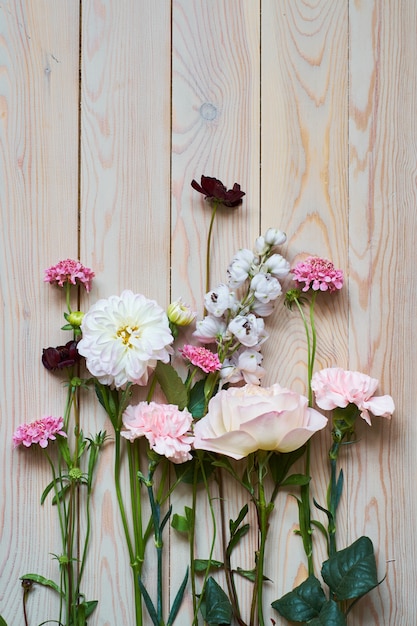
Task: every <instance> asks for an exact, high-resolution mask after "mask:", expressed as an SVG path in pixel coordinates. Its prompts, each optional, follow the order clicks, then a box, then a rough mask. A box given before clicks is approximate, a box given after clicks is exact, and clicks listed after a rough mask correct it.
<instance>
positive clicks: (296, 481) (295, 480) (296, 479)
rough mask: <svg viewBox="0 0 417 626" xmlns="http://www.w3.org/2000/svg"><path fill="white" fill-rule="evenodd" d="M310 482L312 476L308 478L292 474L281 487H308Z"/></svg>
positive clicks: (303, 475)
mask: <svg viewBox="0 0 417 626" xmlns="http://www.w3.org/2000/svg"><path fill="white" fill-rule="evenodd" d="M309 482H310V476H306V475H305V474H291V476H287V478H286V479H285V480H283V482H282V483H281V487H285V486H287V485H308V483H309Z"/></svg>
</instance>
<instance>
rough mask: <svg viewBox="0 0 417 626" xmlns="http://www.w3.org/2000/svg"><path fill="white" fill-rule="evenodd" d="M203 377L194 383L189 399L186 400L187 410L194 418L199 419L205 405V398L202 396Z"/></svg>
mask: <svg viewBox="0 0 417 626" xmlns="http://www.w3.org/2000/svg"><path fill="white" fill-rule="evenodd" d="M204 385H205V380H204V378H203V379H201V380H198V381H197V382H196V384H195V385H194V386H193V387H192V388H191V391H190V400H189V402H188V410H189V411H190V413H191V415H192V416H193V417H194V419H200V418H201V417H203V415H204V409H205V407H206V399H205V397H204Z"/></svg>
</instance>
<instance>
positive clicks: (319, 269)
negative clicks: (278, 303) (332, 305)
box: [292, 256, 343, 293]
mask: <svg viewBox="0 0 417 626" xmlns="http://www.w3.org/2000/svg"><path fill="white" fill-rule="evenodd" d="M292 271H293V274H294V280H295V282H296V285H297V287H298V288H299V289H301V290H302V291H308V290H309V289H312V290H313V291H329V292H330V293H333V292H334V291H337V290H338V289H341V288H342V287H343V271H342V270H337V269H335V267H334V265H333V263H332V262H331V261H328V260H327V259H322V258H320V257H314V256H310V257H308V258H307V259H306V260H305V261H300V262H299V263H297V265H296V266H295V268H294V269H293V270H292Z"/></svg>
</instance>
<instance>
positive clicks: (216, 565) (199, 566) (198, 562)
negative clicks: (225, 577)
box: [194, 559, 223, 574]
mask: <svg viewBox="0 0 417 626" xmlns="http://www.w3.org/2000/svg"><path fill="white" fill-rule="evenodd" d="M209 566H210V569H221V568H222V567H223V563H222V562H221V561H214V560H213V559H212V560H211V561H209V560H208V559H194V569H195V571H196V572H197V574H198V573H199V572H205V571H207V568H208V567H209Z"/></svg>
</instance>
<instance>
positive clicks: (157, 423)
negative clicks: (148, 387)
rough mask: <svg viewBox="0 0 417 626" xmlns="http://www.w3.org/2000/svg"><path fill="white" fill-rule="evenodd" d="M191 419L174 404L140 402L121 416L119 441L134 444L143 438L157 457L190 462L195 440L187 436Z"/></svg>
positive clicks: (128, 408) (188, 414)
mask: <svg viewBox="0 0 417 626" xmlns="http://www.w3.org/2000/svg"><path fill="white" fill-rule="evenodd" d="M192 422H193V417H192V415H191V413H190V412H189V411H188V410H187V409H184V410H182V411H180V410H179V408H178V407H177V406H176V405H175V404H158V403H157V402H150V403H149V404H148V403H147V402H140V403H139V404H137V405H135V406H129V407H127V409H126V410H125V412H124V413H123V425H124V427H125V429H126V430H122V431H121V433H120V434H121V435H122V437H125V439H128V440H129V441H134V440H135V439H137V438H138V437H146V439H147V440H148V441H149V445H150V447H151V448H152V450H154V451H155V452H156V453H157V454H160V455H161V456H166V457H167V459H169V460H170V461H172V462H173V463H185V461H190V460H191V458H192V456H191V454H190V450H191V444H192V442H193V440H194V437H193V436H192V435H191V433H190V429H191V424H192Z"/></svg>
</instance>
